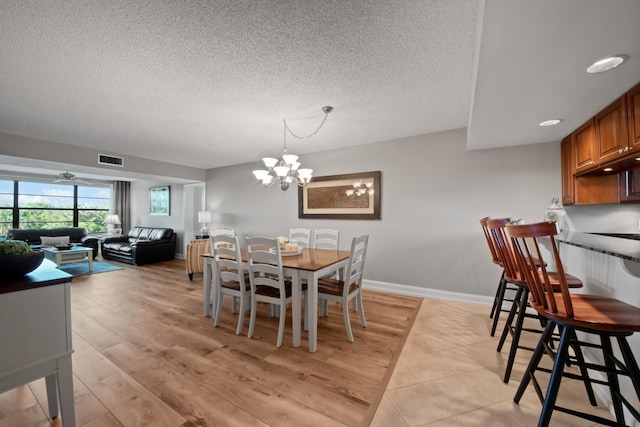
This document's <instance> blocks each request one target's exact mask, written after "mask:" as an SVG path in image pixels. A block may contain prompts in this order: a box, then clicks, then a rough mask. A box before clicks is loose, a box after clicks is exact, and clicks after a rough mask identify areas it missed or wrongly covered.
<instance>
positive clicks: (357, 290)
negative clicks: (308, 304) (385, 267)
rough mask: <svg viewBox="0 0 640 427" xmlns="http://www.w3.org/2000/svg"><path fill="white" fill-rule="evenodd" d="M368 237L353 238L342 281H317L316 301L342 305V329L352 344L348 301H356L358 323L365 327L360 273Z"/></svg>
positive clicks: (362, 268)
mask: <svg viewBox="0 0 640 427" xmlns="http://www.w3.org/2000/svg"><path fill="white" fill-rule="evenodd" d="M368 243H369V236H368V235H366V234H364V235H362V236H359V237H354V238H353V240H352V241H351V255H350V256H349V263H348V264H347V268H346V271H345V275H344V280H339V279H332V278H321V279H319V280H318V299H319V300H328V301H337V302H339V303H341V305H342V315H343V317H344V327H345V329H346V330H347V337H348V338H349V341H351V342H353V341H354V339H353V331H352V330H351V322H350V321H349V301H351V300H354V299H355V301H356V306H357V310H358V313H359V314H360V322H361V323H362V326H363V327H365V328H366V327H367V320H366V318H365V316H364V305H363V303H362V273H363V270H364V262H365V258H366V255H367V245H368Z"/></svg>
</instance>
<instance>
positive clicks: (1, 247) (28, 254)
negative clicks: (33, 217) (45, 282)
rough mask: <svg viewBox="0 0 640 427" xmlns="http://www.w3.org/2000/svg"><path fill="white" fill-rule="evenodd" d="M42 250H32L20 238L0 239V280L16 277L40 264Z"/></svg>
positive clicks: (42, 257)
mask: <svg viewBox="0 0 640 427" xmlns="http://www.w3.org/2000/svg"><path fill="white" fill-rule="evenodd" d="M43 259H44V252H34V250H33V249H31V248H30V247H29V245H27V243H26V242H23V241H20V240H2V241H0V280H2V281H7V280H9V279H17V278H19V277H22V276H24V275H26V274H29V273H31V272H32V271H33V270H35V269H36V268H38V267H39V266H40V264H42V260H43Z"/></svg>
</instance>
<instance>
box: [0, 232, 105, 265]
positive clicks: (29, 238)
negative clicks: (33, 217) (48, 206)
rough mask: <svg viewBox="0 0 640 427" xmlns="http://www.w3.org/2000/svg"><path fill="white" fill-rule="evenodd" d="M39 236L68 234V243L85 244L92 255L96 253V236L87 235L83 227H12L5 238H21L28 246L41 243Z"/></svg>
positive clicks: (94, 255)
mask: <svg viewBox="0 0 640 427" xmlns="http://www.w3.org/2000/svg"><path fill="white" fill-rule="evenodd" d="M41 236H46V237H62V236H69V243H75V244H76V245H82V246H86V247H88V248H91V249H93V257H94V258H95V257H96V255H98V238H97V237H94V236H88V235H87V230H86V229H85V228H83V227H61V228H39V229H38V228H34V229H20V228H14V229H11V230H9V231H7V239H9V240H22V241H24V242H27V244H28V245H29V246H34V245H41V244H42V240H41V239H40V237H41Z"/></svg>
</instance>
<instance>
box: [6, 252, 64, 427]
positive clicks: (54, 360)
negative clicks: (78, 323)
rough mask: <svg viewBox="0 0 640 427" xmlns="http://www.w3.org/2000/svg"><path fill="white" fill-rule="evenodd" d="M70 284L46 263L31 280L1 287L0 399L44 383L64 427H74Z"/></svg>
mask: <svg viewBox="0 0 640 427" xmlns="http://www.w3.org/2000/svg"><path fill="white" fill-rule="evenodd" d="M71 279H72V276H71V275H70V274H67V273H65V272H63V271H61V270H58V269H57V268H56V266H55V264H54V263H53V262H51V261H49V260H46V259H45V260H43V261H42V265H41V266H40V267H38V268H37V269H36V270H34V271H33V272H31V273H30V274H28V275H26V276H24V277H22V278H20V279H17V280H14V281H11V282H0V343H2V345H0V393H3V392H5V391H7V390H10V389H12V388H15V387H18V386H21V385H23V384H27V383H30V382H32V381H34V380H37V379H39V378H42V377H45V382H46V387H47V400H48V405H49V416H50V417H51V418H55V417H56V416H58V408H59V409H60V413H61V415H62V422H63V425H64V426H65V427H69V426H71V427H73V426H75V408H74V403H73V373H72V369H71V353H73V349H72V345H71V300H70V282H71ZM58 403H59V406H58Z"/></svg>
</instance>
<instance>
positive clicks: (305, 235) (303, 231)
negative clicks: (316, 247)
mask: <svg viewBox="0 0 640 427" xmlns="http://www.w3.org/2000/svg"><path fill="white" fill-rule="evenodd" d="M289 241H290V242H293V241H295V242H296V244H297V245H298V246H301V247H303V248H310V247H311V230H310V229H308V228H290V229H289Z"/></svg>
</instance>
